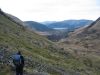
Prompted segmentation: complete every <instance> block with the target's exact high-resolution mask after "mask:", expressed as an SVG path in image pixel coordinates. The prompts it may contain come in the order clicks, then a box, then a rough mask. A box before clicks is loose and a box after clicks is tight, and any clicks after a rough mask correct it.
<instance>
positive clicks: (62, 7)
mask: <svg viewBox="0 0 100 75" xmlns="http://www.w3.org/2000/svg"><path fill="white" fill-rule="evenodd" d="M99 3H100V1H99V0H0V8H2V9H3V10H4V11H5V12H8V13H10V14H13V15H15V16H17V17H19V18H20V19H22V20H35V21H45V20H65V19H81V18H85V19H93V20H95V19H96V18H98V17H99V13H100V4H99Z"/></svg>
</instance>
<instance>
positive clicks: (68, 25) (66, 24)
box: [47, 19, 93, 31]
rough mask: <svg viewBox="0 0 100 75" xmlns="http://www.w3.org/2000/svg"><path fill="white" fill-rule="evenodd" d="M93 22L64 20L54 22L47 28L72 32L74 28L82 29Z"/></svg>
mask: <svg viewBox="0 0 100 75" xmlns="http://www.w3.org/2000/svg"><path fill="white" fill-rule="evenodd" d="M92 22H93V21H92V20H84V19H82V20H64V21H60V22H55V23H51V24H47V26H48V27H49V28H54V29H66V30H68V31H73V30H75V29H76V28H80V27H83V26H85V25H89V24H91V23H92Z"/></svg>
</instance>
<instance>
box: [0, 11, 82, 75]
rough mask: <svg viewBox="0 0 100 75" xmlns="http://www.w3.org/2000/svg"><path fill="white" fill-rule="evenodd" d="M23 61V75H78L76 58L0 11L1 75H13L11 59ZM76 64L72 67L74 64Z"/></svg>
mask: <svg viewBox="0 0 100 75" xmlns="http://www.w3.org/2000/svg"><path fill="white" fill-rule="evenodd" d="M18 50H20V51H21V52H22V54H23V56H24V57H25V68H24V73H25V74H24V75H68V74H69V75H80V74H81V72H78V71H76V70H75V69H74V68H76V67H75V64H77V63H78V62H76V59H75V57H74V56H73V55H72V54H71V53H69V52H68V51H65V50H64V49H63V48H60V47H59V46H58V45H56V44H55V43H53V42H51V41H49V40H47V39H46V38H44V37H42V36H40V35H38V34H36V33H34V31H31V30H29V29H27V28H26V27H24V26H23V25H21V23H19V22H17V21H16V20H14V19H13V18H12V17H10V16H8V14H6V13H4V12H3V11H2V10H0V75H14V73H15V69H14V66H13V63H12V55H13V54H15V53H16V52H17V51H18ZM73 62H74V63H75V64H74V63H73Z"/></svg>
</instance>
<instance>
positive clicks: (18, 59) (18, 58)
mask: <svg viewBox="0 0 100 75" xmlns="http://www.w3.org/2000/svg"><path fill="white" fill-rule="evenodd" d="M13 62H14V64H15V65H16V66H20V65H21V55H17V54H16V55H14V57H13Z"/></svg>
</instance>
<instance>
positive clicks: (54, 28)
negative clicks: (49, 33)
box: [54, 28, 67, 30]
mask: <svg viewBox="0 0 100 75" xmlns="http://www.w3.org/2000/svg"><path fill="white" fill-rule="evenodd" d="M54 29H56V30H65V29H67V28H54Z"/></svg>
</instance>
